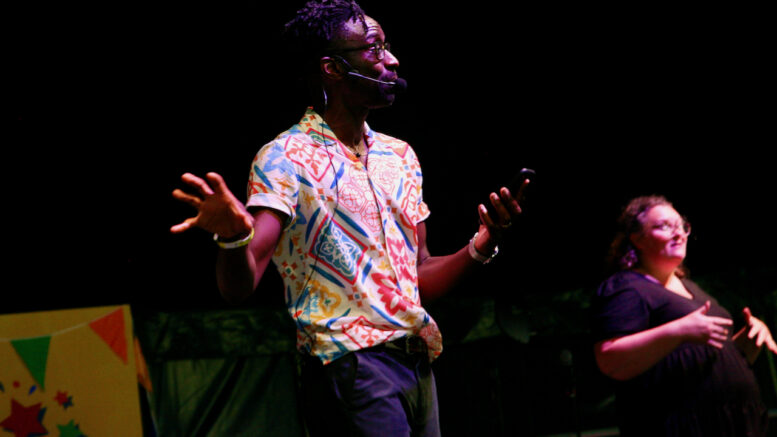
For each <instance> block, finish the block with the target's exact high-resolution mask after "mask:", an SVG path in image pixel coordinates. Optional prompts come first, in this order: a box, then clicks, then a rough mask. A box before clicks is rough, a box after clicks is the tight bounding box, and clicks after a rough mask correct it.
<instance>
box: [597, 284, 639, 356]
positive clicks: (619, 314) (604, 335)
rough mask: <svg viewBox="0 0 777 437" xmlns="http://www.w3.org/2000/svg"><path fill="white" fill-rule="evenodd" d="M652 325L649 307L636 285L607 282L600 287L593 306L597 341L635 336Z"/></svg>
mask: <svg viewBox="0 0 777 437" xmlns="http://www.w3.org/2000/svg"><path fill="white" fill-rule="evenodd" d="M649 326H650V310H649V308H648V304H647V302H645V300H644V299H643V297H642V295H641V294H640V292H639V291H638V290H637V289H636V288H635V287H634V286H633V284H628V285H627V284H621V283H618V281H607V282H605V283H604V284H602V285H601V286H600V287H599V290H598V291H597V294H596V297H595V298H594V301H593V305H592V333H593V337H594V341H597V342H598V341H602V340H607V339H610V338H616V337H622V336H624V335H629V334H634V333H636V332H640V331H644V330H646V329H648V328H649Z"/></svg>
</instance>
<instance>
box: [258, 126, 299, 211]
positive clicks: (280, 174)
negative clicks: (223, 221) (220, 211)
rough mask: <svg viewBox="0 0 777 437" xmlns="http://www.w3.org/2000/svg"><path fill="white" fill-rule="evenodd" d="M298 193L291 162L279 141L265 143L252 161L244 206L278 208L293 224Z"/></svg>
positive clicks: (295, 174) (297, 181) (295, 173)
mask: <svg viewBox="0 0 777 437" xmlns="http://www.w3.org/2000/svg"><path fill="white" fill-rule="evenodd" d="M298 193H299V179H298V177H297V172H296V170H295V167H294V164H293V163H292V162H291V161H290V160H289V159H288V158H287V157H286V153H285V150H284V148H283V146H282V144H280V143H279V142H278V141H274V142H272V143H269V144H267V145H266V146H264V147H262V149H261V150H259V152H258V153H257V154H256V157H255V158H254V160H253V162H252V163H251V173H250V176H249V182H248V201H247V202H246V206H247V207H249V208H250V207H266V208H272V209H275V210H278V211H280V212H282V213H284V214H286V215H287V216H288V217H289V218H288V220H287V222H286V225H287V226H288V225H289V224H291V223H293V221H294V218H295V210H296V204H297V196H298Z"/></svg>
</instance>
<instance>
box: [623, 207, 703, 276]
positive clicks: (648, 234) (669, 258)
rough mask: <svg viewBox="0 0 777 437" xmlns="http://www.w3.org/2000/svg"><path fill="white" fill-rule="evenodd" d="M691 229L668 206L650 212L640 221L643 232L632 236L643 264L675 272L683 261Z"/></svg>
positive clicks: (651, 209) (652, 209) (654, 208)
mask: <svg viewBox="0 0 777 437" xmlns="http://www.w3.org/2000/svg"><path fill="white" fill-rule="evenodd" d="M689 234H690V227H689V226H688V224H687V223H686V221H685V220H684V219H683V218H682V216H680V214H679V213H678V212H677V211H675V210H674V208H672V207H671V206H669V205H656V206H654V207H652V208H650V209H649V210H648V211H647V213H645V216H644V218H643V220H642V230H641V231H640V232H637V233H635V234H633V235H632V237H631V242H632V243H633V244H634V246H635V247H636V248H637V251H638V252H639V257H640V259H641V260H642V261H643V262H646V263H650V264H653V265H666V266H668V267H671V268H676V267H677V266H679V265H680V263H682V261H683V259H684V258H685V251H686V245H687V243H688V235H689Z"/></svg>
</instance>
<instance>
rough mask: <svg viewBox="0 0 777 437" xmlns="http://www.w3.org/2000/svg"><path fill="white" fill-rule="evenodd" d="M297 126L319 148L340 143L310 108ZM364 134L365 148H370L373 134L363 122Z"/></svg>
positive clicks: (317, 114) (322, 119) (373, 139)
mask: <svg viewBox="0 0 777 437" xmlns="http://www.w3.org/2000/svg"><path fill="white" fill-rule="evenodd" d="M299 125H300V127H301V129H302V131H303V132H305V133H306V134H307V135H308V136H310V138H311V139H312V140H313V141H314V142H315V143H316V144H318V145H320V146H331V145H332V144H334V143H339V142H340V141H339V140H338V139H337V136H336V135H335V133H334V131H332V129H331V128H330V127H329V125H328V124H327V123H326V122H325V121H324V118H323V117H321V115H320V114H319V113H318V112H316V111H315V110H314V109H313V108H312V107H309V108H307V110H306V111H305V115H304V116H303V117H302V120H300V122H299ZM364 133H365V136H366V139H367V147H368V148H371V147H372V145H373V144H374V143H375V132H373V131H372V129H370V126H369V125H368V124H367V122H366V121H365V122H364Z"/></svg>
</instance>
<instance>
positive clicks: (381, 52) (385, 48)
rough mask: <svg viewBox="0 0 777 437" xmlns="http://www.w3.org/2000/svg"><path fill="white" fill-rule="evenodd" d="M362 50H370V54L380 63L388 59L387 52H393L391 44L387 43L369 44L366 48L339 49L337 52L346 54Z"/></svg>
mask: <svg viewBox="0 0 777 437" xmlns="http://www.w3.org/2000/svg"><path fill="white" fill-rule="evenodd" d="M362 50H369V51H370V54H371V55H372V56H373V57H374V58H375V59H377V60H378V61H382V60H383V58H385V57H386V52H390V51H391V44H389V43H387V42H374V43H372V44H368V45H366V46H361V47H353V48H350V49H339V50H336V51H337V52H341V53H346V52H358V51H362Z"/></svg>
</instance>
